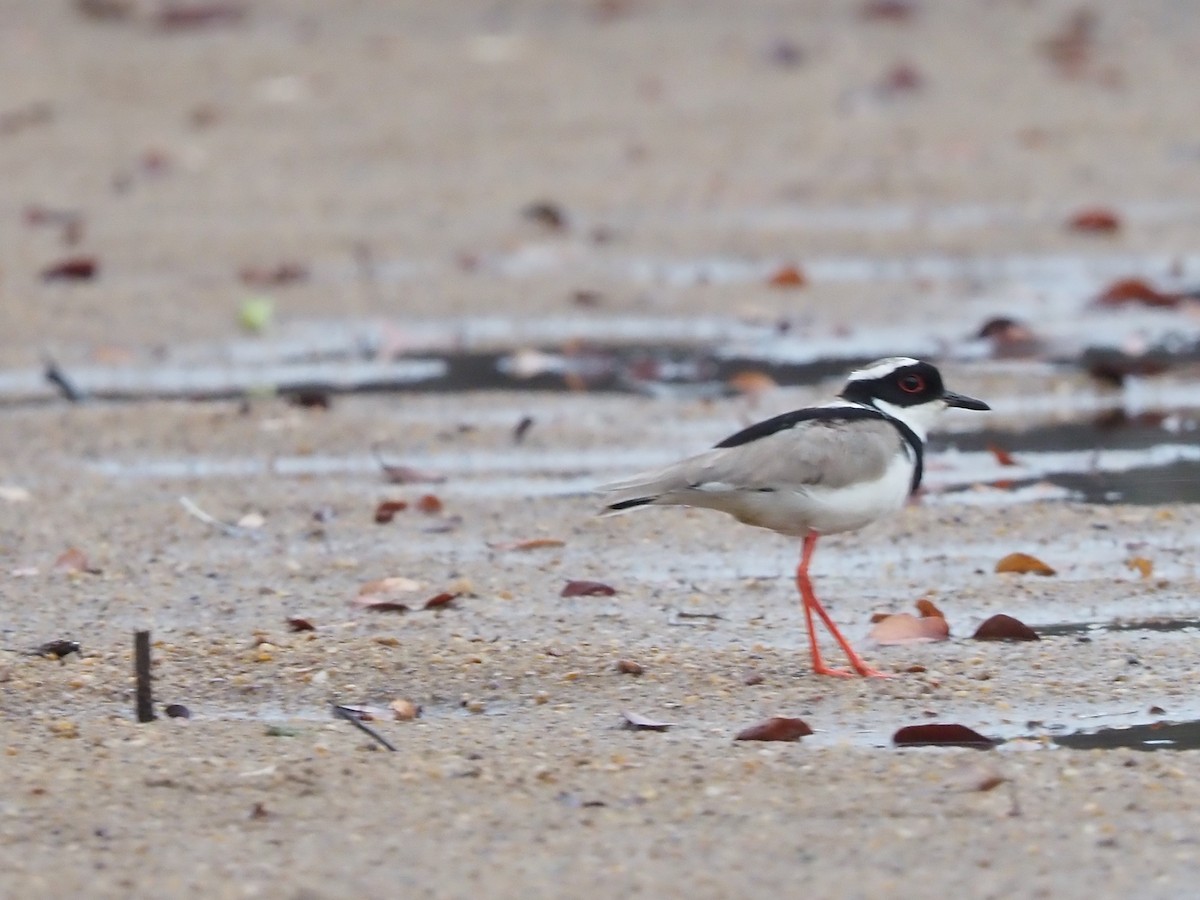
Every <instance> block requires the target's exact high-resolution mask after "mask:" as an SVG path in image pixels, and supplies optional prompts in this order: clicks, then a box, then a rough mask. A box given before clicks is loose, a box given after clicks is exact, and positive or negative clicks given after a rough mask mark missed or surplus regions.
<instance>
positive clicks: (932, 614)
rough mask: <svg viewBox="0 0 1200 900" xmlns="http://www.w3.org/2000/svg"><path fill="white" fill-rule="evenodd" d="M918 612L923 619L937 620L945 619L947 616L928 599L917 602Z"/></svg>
mask: <svg viewBox="0 0 1200 900" xmlns="http://www.w3.org/2000/svg"><path fill="white" fill-rule="evenodd" d="M917 612H919V613H920V614H921V618H922V619H929V618H937V619H944V618H946V614H945V613H944V612H942V611H941V610H940V609H938V608H937V606H936V605H935V604H934V602H933V601H932V600H930V599H929V598H928V597H922V598H921V599H920V600H918V601H917Z"/></svg>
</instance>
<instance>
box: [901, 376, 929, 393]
mask: <svg viewBox="0 0 1200 900" xmlns="http://www.w3.org/2000/svg"><path fill="white" fill-rule="evenodd" d="M900 390H902V391H904V392H905V393H906V394H919V393H921V391H923V390H925V379H924V378H922V377H921V376H920V375H905V376H904V377H903V378H901V379H900Z"/></svg>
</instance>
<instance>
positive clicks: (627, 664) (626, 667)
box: [614, 659, 646, 675]
mask: <svg viewBox="0 0 1200 900" xmlns="http://www.w3.org/2000/svg"><path fill="white" fill-rule="evenodd" d="M614 668H615V669H616V670H617V671H618V672H620V673H621V674H622V675H641V674H642V673H643V672H645V671H646V670H645V669H643V668H642V664H641V663H639V662H634V661H633V660H632V659H619V660H617V664H616V666H615V667H614Z"/></svg>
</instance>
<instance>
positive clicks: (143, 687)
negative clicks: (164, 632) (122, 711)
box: [133, 631, 155, 722]
mask: <svg viewBox="0 0 1200 900" xmlns="http://www.w3.org/2000/svg"><path fill="white" fill-rule="evenodd" d="M133 673H134V676H135V678H136V681H137V720H138V721H139V722H153V721H154V718H155V716H154V692H153V688H152V687H151V685H150V632H148V631H135V632H134V633H133Z"/></svg>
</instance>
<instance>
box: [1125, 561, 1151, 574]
mask: <svg viewBox="0 0 1200 900" xmlns="http://www.w3.org/2000/svg"><path fill="white" fill-rule="evenodd" d="M1125 568H1127V569H1136V570H1137V572H1138V574H1139V575H1141V576H1142V577H1143V578H1149V577H1150V576H1151V575H1153V574H1154V563H1153V562H1151V561H1150V560H1148V559H1146V557H1144V556H1135V557H1133V558H1132V559H1127V560H1125Z"/></svg>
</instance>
